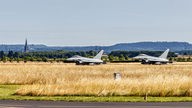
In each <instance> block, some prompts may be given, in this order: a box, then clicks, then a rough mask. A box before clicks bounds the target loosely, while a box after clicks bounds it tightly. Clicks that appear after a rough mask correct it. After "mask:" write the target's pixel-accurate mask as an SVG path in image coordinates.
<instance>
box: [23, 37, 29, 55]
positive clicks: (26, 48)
mask: <svg viewBox="0 0 192 108" xmlns="http://www.w3.org/2000/svg"><path fill="white" fill-rule="evenodd" d="M28 50H29V48H28V43H27V39H26V40H25V46H24V53H26V52H28Z"/></svg>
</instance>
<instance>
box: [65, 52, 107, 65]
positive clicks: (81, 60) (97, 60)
mask: <svg viewBox="0 0 192 108" xmlns="http://www.w3.org/2000/svg"><path fill="white" fill-rule="evenodd" d="M103 52H104V50H101V51H100V52H99V53H98V54H97V55H96V56H95V57H93V58H87V57H81V56H79V55H75V56H73V57H71V58H68V59H67V61H74V62H75V63H76V65H93V64H102V63H103V61H102V60H101V57H102V55H103Z"/></svg>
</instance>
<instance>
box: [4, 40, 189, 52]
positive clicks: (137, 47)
mask: <svg viewBox="0 0 192 108" xmlns="http://www.w3.org/2000/svg"><path fill="white" fill-rule="evenodd" d="M23 48H24V45H0V51H6V52H7V51H10V50H12V51H19V52H21V51H23ZM29 48H30V51H54V50H67V51H90V50H95V51H99V50H101V49H103V50H105V52H111V51H119V50H121V51H163V50H165V49H167V48H169V49H171V51H173V52H176V51H183V50H192V44H190V43H187V42H136V43H120V44H116V45H112V46H83V47H81V46H76V47H59V46H58V47H51V46H46V45H29Z"/></svg>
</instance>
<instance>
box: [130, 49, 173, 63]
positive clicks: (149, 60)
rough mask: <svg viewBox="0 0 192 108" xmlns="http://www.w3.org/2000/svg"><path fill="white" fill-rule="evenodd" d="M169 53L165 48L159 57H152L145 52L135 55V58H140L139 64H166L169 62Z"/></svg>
mask: <svg viewBox="0 0 192 108" xmlns="http://www.w3.org/2000/svg"><path fill="white" fill-rule="evenodd" d="M168 53H169V49H167V50H166V51H165V52H164V53H163V54H162V55H161V56H159V57H154V56H149V55H146V54H140V55H138V56H136V57H134V58H135V59H140V60H141V64H167V63H169V60H168V59H167V56H168Z"/></svg>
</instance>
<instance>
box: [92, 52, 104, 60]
mask: <svg viewBox="0 0 192 108" xmlns="http://www.w3.org/2000/svg"><path fill="white" fill-rule="evenodd" d="M103 52H104V50H101V51H100V52H99V53H98V54H97V55H96V56H95V57H94V59H101V57H102V55H103Z"/></svg>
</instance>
